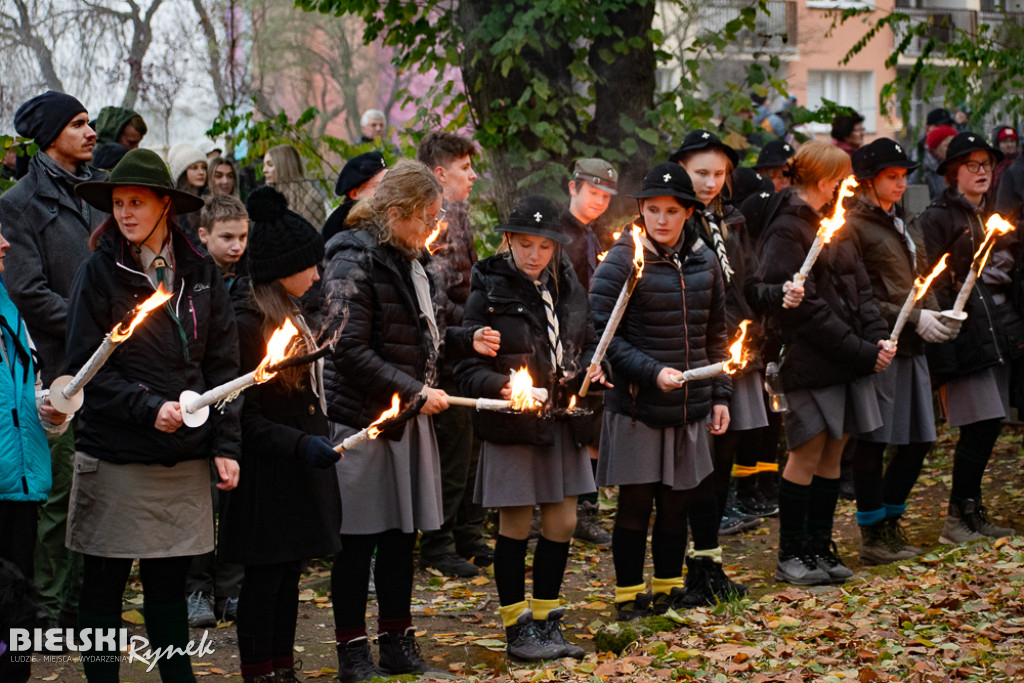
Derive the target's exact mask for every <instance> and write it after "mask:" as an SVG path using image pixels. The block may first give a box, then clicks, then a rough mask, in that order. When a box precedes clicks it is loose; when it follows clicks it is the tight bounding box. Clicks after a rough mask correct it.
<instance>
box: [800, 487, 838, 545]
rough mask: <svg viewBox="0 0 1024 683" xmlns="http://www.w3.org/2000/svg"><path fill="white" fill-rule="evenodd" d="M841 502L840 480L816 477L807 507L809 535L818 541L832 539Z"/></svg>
mask: <svg viewBox="0 0 1024 683" xmlns="http://www.w3.org/2000/svg"><path fill="white" fill-rule="evenodd" d="M838 502H839V479H826V478H824V477H819V476H818V475H814V478H813V479H812V480H811V496H810V501H808V505H807V534H808V535H809V536H810V537H811V538H814V539H818V540H831V539H832V520H833V518H834V517H835V515H836V504H837V503H838Z"/></svg>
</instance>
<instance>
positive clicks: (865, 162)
mask: <svg viewBox="0 0 1024 683" xmlns="http://www.w3.org/2000/svg"><path fill="white" fill-rule="evenodd" d="M851 161H852V162H853V175H854V176H856V178H857V180H869V179H871V178H874V177H875V176H877V175H878V174H879V173H881V172H882V171H883V170H885V169H887V168H905V169H907V170H908V171H912V170H914V169H915V168H917V167H918V164H917V162H915V161H911V160H910V159H908V158H907V153H906V152H905V151H903V147H901V146H900V145H899V143H897V142H896V141H895V140H891V139H889V138H878V139H877V140H874V141H873V142H871V144H868V145H864V146H863V147H861V148H859V149H858V150H857V151H855V152H854V153H853V155H852V157H851Z"/></svg>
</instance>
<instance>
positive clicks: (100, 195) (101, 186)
mask: <svg viewBox="0 0 1024 683" xmlns="http://www.w3.org/2000/svg"><path fill="white" fill-rule="evenodd" d="M115 187H145V188H147V189H150V190H154V191H155V192H157V193H159V194H162V195H165V196H168V197H170V198H171V202H172V203H173V204H174V211H175V212H176V213H177V214H179V215H180V214H183V213H190V212H192V211H198V210H199V209H201V208H203V199H202V197H198V196H196V195H194V194H189V193H188V192H182V191H181V190H177V189H175V187H174V183H173V182H172V181H171V172H170V171H168V170H167V164H165V163H164V160H163V159H161V158H160V156H159V155H158V154H157V153H156V152H153V151H152V150H148V149H141V148H140V149H133V150H131V151H129V152H128V153H127V154H125V155H124V157H123V158H122V159H121V161H119V162H118V163H117V166H115V167H114V170H112V171H111V172H110V177H109V178H108V179H107V180H102V181H96V180H93V181H89V182H85V183H80V184H78V185H76V186H75V194H77V195H78V196H79V197H81V198H82V199H83V200H85V201H86V202H87V203H89V204H90V205H92V206H95V207H96V208H97V209H99V210H100V211H105V212H106V213H111V212H112V211H113V200H112V199H111V192H113V190H114V188H115Z"/></svg>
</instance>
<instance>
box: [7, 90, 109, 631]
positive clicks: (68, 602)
mask: <svg viewBox="0 0 1024 683" xmlns="http://www.w3.org/2000/svg"><path fill="white" fill-rule="evenodd" d="M14 129H15V130H16V131H17V132H18V134H19V135H23V136H25V137H28V138H32V139H33V140H34V141H35V143H36V144H37V145H38V146H39V151H38V152H37V153H36V155H35V156H34V157H32V160H31V161H30V162H29V165H28V173H27V174H26V175H25V177H24V178H22V179H21V180H19V181H18V182H17V184H15V185H14V187H12V188H11V189H10V190H8V191H7V192H5V193H4V194H3V195H2V196H0V225H2V226H3V231H4V237H5V238H6V239H7V240H8V241H9V242H10V243H11V251H12V252H14V253H15V254H17V258H15V259H14V260H12V261H10V262H9V263H8V264H7V267H6V270H5V272H4V281H5V282H6V285H7V290H8V292H9V293H10V295H11V300H12V301H13V302H14V304H15V306H17V307H18V310H19V311H20V312H21V315H22V317H23V318H24V320H25V324H26V326H27V327H28V332H29V334H30V335H31V336H32V340H33V341H34V342H35V345H36V352H37V355H38V357H39V361H40V369H41V374H42V383H43V386H44V387H48V386H50V383H51V382H53V380H54V379H56V378H57V376H58V375H60V374H61V370H62V369H63V367H64V333H65V329H66V327H67V315H68V296H69V295H70V293H71V284H72V282H73V281H74V278H75V273H76V272H77V271H78V266H79V265H81V263H82V262H83V261H85V259H86V258H87V257H88V256H89V254H90V253H91V252H90V251H89V235H90V233H91V232H92V231H93V229H94V228H96V227H97V226H98V225H99V224H100V223H101V222H103V220H104V219H106V217H107V214H105V213H103V212H101V211H98V210H96V209H94V208H91V207H90V206H89V205H88V204H85V203H84V202H82V201H80V200H79V199H78V197H76V196H75V186H76V185H78V184H79V183H81V182H85V181H88V180H105V179H106V177H107V176H106V174H105V173H102V172H100V171H96V170H94V169H92V168H91V167H90V166H89V162H90V161H91V160H92V158H93V157H92V151H93V146H94V145H95V144H96V133H95V132H94V131H93V129H92V128H90V127H89V113H88V112H87V111H86V109H85V106H84V105H82V103H81V102H79V101H78V100H77V99H75V98H74V97H72V96H71V95H67V94H65V93H62V92H57V91H55V90H49V91H47V92H45V93H43V94H42V95H37V96H36V97H33V98H32V99H30V100H28V101H27V102H25V103H24V104H22V105H21V106H20V107H18V110H17V112H15V114H14ZM74 430H75V427H74V425H73V424H72V425H69V427H68V429H67V430H66V431H65V432H64V433H63V434H60V435H55V434H51V435H49V436H48V437H47V438H48V440H49V443H50V460H51V466H52V469H53V486H52V487H51V489H50V494H49V497H48V498H47V500H46V502H45V503H44V504H43V505H42V507H41V508H40V510H39V530H38V544H37V546H36V555H35V565H36V566H35V582H36V586H37V587H38V588H39V592H40V596H41V598H42V604H43V606H44V607H45V608H46V610H47V612H48V613H49V616H50V619H51V620H53V621H56V620H58V619H59V620H60V621H61V622H63V623H64V624H67V625H73V624H74V623H75V615H76V613H77V611H78V593H79V587H80V586H81V557H80V556H79V555H77V554H76V553H72V552H71V551H69V550H67V549H66V548H65V547H64V536H65V532H66V529H67V519H68V496H69V494H70V492H71V475H72V465H71V457H72V455H74V452H75V435H74Z"/></svg>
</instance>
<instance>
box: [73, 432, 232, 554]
mask: <svg viewBox="0 0 1024 683" xmlns="http://www.w3.org/2000/svg"><path fill="white" fill-rule="evenodd" d="M74 467H75V473H74V479H72V481H71V498H70V501H69V503H68V530H67V537H66V544H67V547H68V548H69V549H71V550H73V551H75V552H78V553H86V554H89V555H99V556H100V557H122V558H123V557H131V558H136V557H137V558H140V559H146V558H156V557H182V556H186V555H201V554H203V553H208V552H210V551H211V550H213V498H212V496H211V495H210V463H209V461H208V460H206V459H202V460H186V461H185V462H179V463H178V464H177V465H174V466H173V467H165V466H163V465H140V464H131V463H128V464H116V463H112V462H107V461H105V460H100V459H99V458H95V457H93V456H91V455H88V454H86V453H82V452H77V453H75V458H74Z"/></svg>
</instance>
